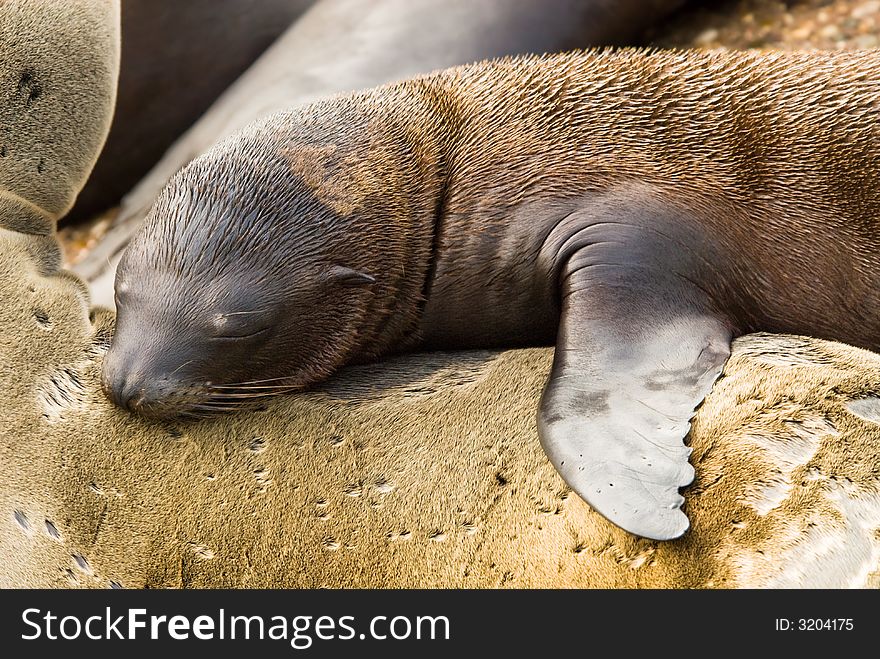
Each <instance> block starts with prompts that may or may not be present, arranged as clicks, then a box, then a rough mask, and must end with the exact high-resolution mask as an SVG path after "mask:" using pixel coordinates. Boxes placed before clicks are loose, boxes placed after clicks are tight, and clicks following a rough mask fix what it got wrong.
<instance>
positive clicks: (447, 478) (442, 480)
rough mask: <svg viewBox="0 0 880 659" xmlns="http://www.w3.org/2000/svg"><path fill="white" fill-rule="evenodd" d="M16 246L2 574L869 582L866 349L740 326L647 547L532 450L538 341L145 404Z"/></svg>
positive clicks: (401, 581) (321, 581)
mask: <svg viewBox="0 0 880 659" xmlns="http://www.w3.org/2000/svg"><path fill="white" fill-rule="evenodd" d="M9 254H10V252H9V249H8V245H7V244H5V243H0V299H2V300H4V303H3V304H2V306H0V323H2V326H3V327H4V328H5V329H7V330H8V332H5V333H4V336H6V337H16V338H17V340H15V341H10V340H4V341H2V342H0V380H2V382H3V383H4V391H5V393H4V396H5V405H4V410H5V412H4V414H3V416H2V418H0V436H2V438H3V442H2V443H0V464H2V465H3V475H4V478H3V479H2V482H0V559H2V564H3V566H4V568H3V570H2V572H0V583H2V585H4V586H82V587H106V586H109V585H112V584H119V585H122V586H125V587H141V586H151V587H160V586H173V587H177V586H195V587H207V586H215V587H232V586H299V587H318V586H330V587H349V586H358V587H388V586H393V587H414V586H430V587H434V586H455V587H488V586H504V587H569V586H595V587H712V586H719V587H727V586H864V585H877V584H878V577H880V573H878V568H880V565H878V558H880V539H878V537H877V529H878V527H880V424H878V422H880V401H878V399H875V398H872V395H873V394H875V393H877V392H880V356H877V355H874V354H871V353H868V352H864V351H861V350H857V349H855V348H849V347H846V346H842V345H840V344H833V343H827V342H822V341H818V340H808V339H802V338H797V337H790V336H770V335H760V336H759V335H755V336H750V337H746V338H743V339H740V340H739V341H738V342H737V343H736V346H735V350H734V355H733V358H732V359H731V361H730V364H729V365H728V367H727V369H726V372H725V376H724V377H723V378H722V380H721V381H720V382H719V383H718V385H717V386H716V389H715V391H714V393H713V394H712V395H711V396H710V398H709V399H708V401H707V403H706V404H705V406H704V407H703V408H702V409H701V411H700V413H699V415H698V417H697V419H696V422H695V424H694V431H693V434H692V437H691V440H690V441H691V443H692V445H693V447H694V455H693V459H694V464H695V465H696V467H697V481H696V484H695V485H694V486H693V487H691V488H690V489H689V490H688V493H687V500H688V502H687V512H688V514H689V515H690V517H691V519H692V522H693V530H692V531H691V532H690V533H689V534H688V535H687V536H686V537H685V538H684V539H683V540H681V541H677V542H670V543H656V542H650V541H646V540H639V539H636V538H634V537H633V536H630V535H629V534H627V533H625V532H623V531H621V530H619V529H617V528H615V527H613V526H612V525H611V524H609V523H608V522H606V521H605V520H604V519H603V518H602V517H601V516H600V515H598V514H596V513H593V512H592V511H591V510H590V508H589V507H588V506H587V505H586V504H584V503H583V502H582V501H581V500H580V499H579V498H578V497H577V496H575V495H573V494H571V493H570V492H569V490H568V489H567V488H566V487H565V486H564V484H563V482H562V480H561V479H560V478H559V476H558V475H557V474H556V472H555V470H554V469H553V468H552V466H551V465H550V464H549V462H548V461H547V459H546V457H545V456H544V453H543V451H542V449H541V447H540V445H539V442H538V438H537V435H536V431H535V409H536V407H537V403H538V397H539V395H540V391H541V387H542V386H543V383H544V381H545V378H546V376H547V373H548V371H549V367H550V358H551V351H550V350H549V349H536V350H521V351H509V352H501V353H489V352H482V353H460V354H433V355H430V354H429V355H414V356H410V357H406V358H403V359H398V360H395V361H391V362H388V363H385V364H380V365H375V366H362V367H357V368H354V369H350V370H348V371H347V372H345V373H344V374H343V375H342V376H340V377H339V378H337V379H335V380H333V381H331V382H330V383H328V384H327V385H326V386H324V387H323V388H322V389H321V390H319V391H316V392H313V393H310V394H306V395H302V396H296V397H288V398H283V399H279V400H275V401H273V402H272V403H271V405H270V406H269V407H268V409H266V410H263V411H254V412H249V413H244V414H238V415H236V416H234V417H224V418H219V419H216V420H212V421H208V422H199V423H194V424H188V425H183V424H181V425H163V424H156V423H148V422H145V421H143V420H140V419H136V418H133V417H131V416H129V415H128V414H127V413H125V412H123V411H122V410H119V409H115V408H113V407H112V406H111V405H110V404H109V403H108V401H107V400H105V399H104V397H103V396H102V394H101V393H100V388H99V383H98V376H99V363H100V359H101V354H102V353H103V351H104V350H105V348H106V345H107V338H108V334H109V331H110V325H111V323H112V317H111V316H110V315H109V314H106V313H98V314H96V315H95V317H94V321H95V323H94V325H93V324H92V322H90V320H89V311H88V306H87V299H86V297H85V293H84V290H83V287H82V286H81V285H80V284H79V282H74V281H72V280H71V279H69V278H57V277H55V278H53V277H43V276H40V275H39V274H37V273H36V272H34V271H29V272H27V273H25V276H24V277H22V276H20V267H21V266H20V262H19V261H17V260H15V259H14V258H12V257H10V255H9ZM16 273H19V276H15V275H16ZM854 401H855V402H854Z"/></svg>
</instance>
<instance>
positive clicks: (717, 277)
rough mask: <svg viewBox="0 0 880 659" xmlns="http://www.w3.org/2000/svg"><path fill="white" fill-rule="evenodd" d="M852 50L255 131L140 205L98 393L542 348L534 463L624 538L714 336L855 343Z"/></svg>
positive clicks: (658, 475)
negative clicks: (140, 221)
mask: <svg viewBox="0 0 880 659" xmlns="http://www.w3.org/2000/svg"><path fill="white" fill-rule="evenodd" d="M878 80H880V63H878V59H877V55H876V53H874V52H870V51H866V52H851V53H773V54H755V53H723V52H710V53H701V52H687V51H685V52H642V51H633V50H624V51H616V52H604V53H586V54H582V53H581V54H568V55H558V56H549V57H538V58H524V59H507V60H500V61H494V62H486V63H482V64H477V65H473V66H467V67H462V68H457V69H451V70H448V71H445V72H440V73H437V74H434V75H431V76H427V77H422V78H417V79H414V80H411V81H408V82H403V83H398V84H393V85H389V86H385V87H382V88H379V89H375V90H372V91H366V92H363V93H358V94H354V95H348V96H340V97H336V98H334V99H330V100H327V101H322V102H318V103H316V104H313V105H310V106H306V107H304V108H301V109H296V110H292V111H289V112H282V113H279V114H275V115H273V116H271V117H268V118H266V119H264V120H261V121H259V122H257V123H255V124H253V125H251V126H250V127H248V128H247V129H245V130H243V131H241V132H240V133H238V134H236V135H235V136H233V137H231V138H229V139H227V140H225V141H223V142H221V143H219V144H218V145H217V146H215V147H214V148H213V149H211V150H210V151H208V152H207V153H206V154H204V155H203V156H201V157H199V158H197V159H196V160H194V161H193V162H192V163H191V164H190V165H188V166H187V167H186V168H184V169H183V170H182V171H181V172H180V173H178V174H177V175H176V176H175V177H174V178H173V179H172V180H171V181H170V182H169V185H168V186H167V187H166V188H165V189H164V190H163V192H162V194H161V195H160V197H159V198H158V200H157V202H156V204H155V206H154V207H153V208H152V210H151V212H150V214H149V216H148V218H147V220H146V223H145V226H144V228H143V229H142V231H141V232H140V233H139V234H138V235H137V236H136V237H135V239H134V240H133V242H132V244H131V246H130V248H129V249H128V250H127V252H126V253H125V255H124V257H123V259H122V262H121V264H120V268H119V271H118V275H117V282H116V291H117V295H118V301H117V307H118V325H117V330H116V335H115V337H114V338H113V342H112V346H111V348H110V350H109V352H108V354H107V356H106V360H105V363H104V368H103V380H104V386H105V389H106V392H107V393H108V395H109V396H110V397H111V398H112V399H113V400H114V401H116V402H117V403H119V404H120V405H123V406H125V407H127V408H128V409H130V410H132V411H135V412H138V413H141V414H144V415H147V416H152V417H157V418H165V417H174V416H180V415H200V414H208V413H211V412H216V411H223V410H229V409H236V408H238V407H239V406H240V405H241V404H243V403H245V402H248V401H250V400H251V399H252V398H253V397H259V396H263V395H271V394H275V393H280V392H283V391H295V390H298V389H302V388H304V387H308V386H309V385H311V384H313V383H315V382H317V381H319V380H321V379H323V378H325V377H327V376H328V375H329V374H330V373H332V372H334V371H336V370H337V369H339V368H340V367H342V366H344V365H345V364H349V363H352V362H363V361H370V360H377V359H380V358H382V357H383V356H385V355H388V354H389V353H392V352H396V351H402V350H413V349H417V348H418V349H451V348H474V347H481V348H486V347H498V346H518V345H530V344H542V343H552V342H553V341H554V339H555V343H556V348H557V349H556V354H555V360H554V366H553V370H552V373H551V376H550V379H549V381H548V383H547V387H546V390H545V392H544V395H543V399H542V402H541V406H540V412H539V415H538V416H539V418H538V426H539V428H538V429H539V434H540V437H541V441H542V444H543V446H544V448H545V450H546V453H547V455H548V456H549V457H550V460H551V461H552V463H553V465H554V466H555V467H556V469H557V470H558V471H559V472H560V474H561V475H562V476H563V478H564V479H565V481H566V482H567V483H568V484H569V485H570V486H571V487H572V488H573V489H574V490H575V491H576V492H577V493H578V494H579V495H580V496H581V497H583V498H584V499H585V500H586V501H587V502H588V503H590V504H591V505H592V506H593V507H594V508H595V509H596V510H597V511H599V512H600V513H602V514H603V515H605V516H606V517H607V518H608V519H610V520H611V521H612V522H614V523H616V524H618V525H619V526H621V527H623V528H625V529H627V530H629V531H631V532H633V533H635V534H638V535H640V536H644V537H648V538H655V539H670V538H675V537H678V536H680V535H682V534H683V533H684V532H685V531H686V529H687V528H688V520H687V518H686V516H685V514H684V513H683V512H682V511H681V510H680V506H681V504H682V503H683V498H682V497H681V495H680V494H679V492H678V488H680V487H682V486H685V485H687V484H688V483H690V482H691V480H692V478H693V475H694V469H693V467H691V465H690V464H689V463H688V455H689V449H688V448H687V447H686V446H685V445H684V442H683V440H684V438H685V435H686V434H687V432H688V429H689V425H690V419H691V417H692V416H693V413H694V409H695V408H696V407H697V406H698V405H699V404H700V402H701V401H702V400H703V398H704V397H705V396H706V395H707V393H708V392H709V391H710V389H711V387H712V385H713V382H714V381H715V380H716V378H717V377H718V375H719V374H720V372H721V369H722V367H723V365H724V363H725V361H726V360H727V358H728V355H729V352H730V342H731V339H732V337H735V336H738V335H741V334H744V333H747V332H751V331H756V330H767V331H774V332H790V333H796V334H807V335H813V336H816V337H820V338H833V339H838V340H841V341H844V342H847V343H851V344H855V345H859V346H863V347H868V348H875V349H876V348H878V347H880V341H878V339H877V337H878V336H880V304H878V299H877V298H878V293H877V291H878V290H880V287H878V284H880V281H878V280H880V274H878V273H880V268H878V266H880V257H878V256H877V254H878V253H880V250H878V245H880V225H878V218H880V185H878V173H880V131H878V129H877V126H876V115H877V108H878V107H880V82H878Z"/></svg>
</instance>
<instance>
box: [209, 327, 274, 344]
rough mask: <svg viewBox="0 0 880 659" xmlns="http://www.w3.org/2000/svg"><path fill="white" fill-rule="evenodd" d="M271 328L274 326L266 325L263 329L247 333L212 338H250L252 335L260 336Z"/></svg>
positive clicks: (230, 339)
mask: <svg viewBox="0 0 880 659" xmlns="http://www.w3.org/2000/svg"><path fill="white" fill-rule="evenodd" d="M270 329H272V328H271V327H264V328H263V329H258V330H256V331H254V332H248V333H247V334H228V335H220V336H214V337H212V338H214V339H219V340H221V341H233V340H235V339H250V338H252V337H255V336H260V335H261V334H265V333H266V332H268V331H269V330H270Z"/></svg>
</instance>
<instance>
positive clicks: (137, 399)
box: [103, 374, 146, 414]
mask: <svg viewBox="0 0 880 659" xmlns="http://www.w3.org/2000/svg"><path fill="white" fill-rule="evenodd" d="M103 384H104V393H105V394H107V397H108V398H109V399H110V400H111V401H112V402H113V403H114V404H116V405H118V406H119V407H122V408H124V409H126V410H128V411H129V412H134V413H135V414H137V413H139V412H141V411H142V410H143V406H144V402H145V401H146V389H145V388H144V387H142V386H140V382H139V380H138V378H132V377H127V376H126V375H124V374H121V375H109V376H106V375H105V377H104V382H103Z"/></svg>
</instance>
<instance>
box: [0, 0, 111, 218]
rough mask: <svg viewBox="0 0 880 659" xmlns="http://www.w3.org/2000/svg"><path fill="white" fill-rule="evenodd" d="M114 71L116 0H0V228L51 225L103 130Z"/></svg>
mask: <svg viewBox="0 0 880 659" xmlns="http://www.w3.org/2000/svg"><path fill="white" fill-rule="evenodd" d="M118 72H119V3H118V1H113V2H108V1H107V0H65V1H64V2H60V1H58V0H50V1H46V2H33V0H6V1H5V2H2V3H0V227H2V228H5V229H10V230H13V231H19V232H22V233H27V234H39V235H48V234H51V233H52V232H53V231H54V230H55V223H56V221H57V220H58V218H59V217H60V216H61V215H63V214H64V213H65V212H67V210H68V209H69V208H70V207H71V206H72V205H73V201H74V199H75V197H76V194H77V193H78V192H79V190H80V188H82V186H83V184H84V183H85V179H86V177H87V176H88V174H89V172H90V171H91V169H92V166H93V165H94V164H95V160H96V159H97V156H98V151H99V150H100V148H101V146H102V144H103V143H104V139H105V138H106V136H107V131H108V129H109V126H110V116H111V112H112V109H113V103H114V100H115V97H116V77H117V75H118Z"/></svg>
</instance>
